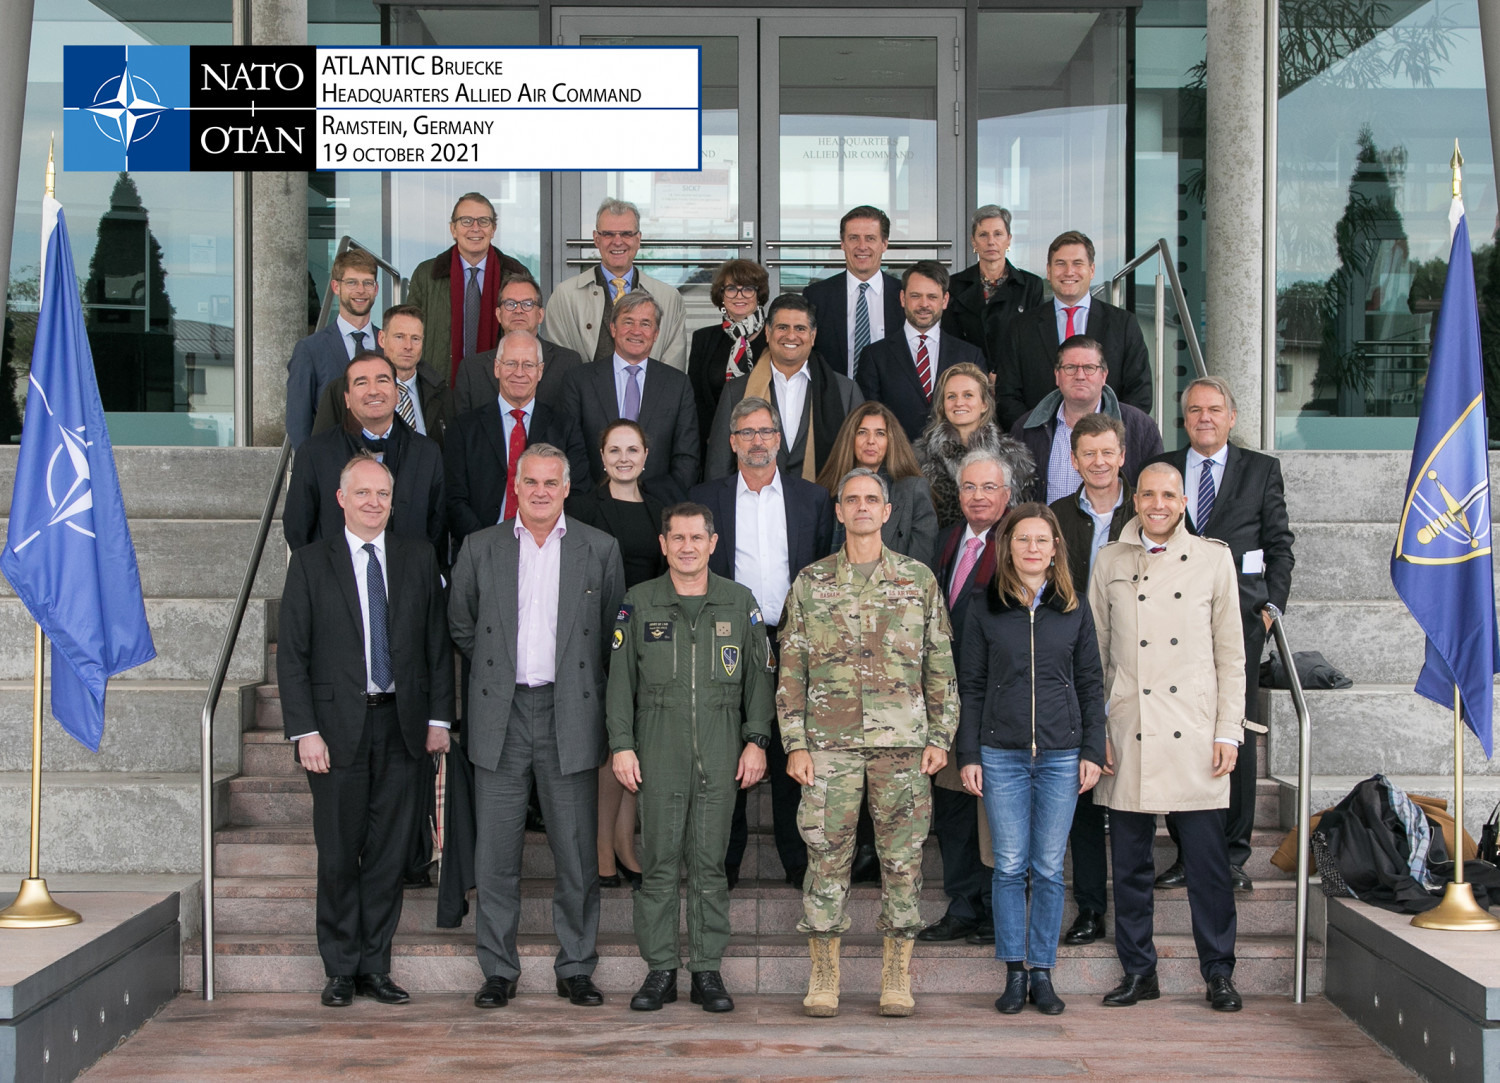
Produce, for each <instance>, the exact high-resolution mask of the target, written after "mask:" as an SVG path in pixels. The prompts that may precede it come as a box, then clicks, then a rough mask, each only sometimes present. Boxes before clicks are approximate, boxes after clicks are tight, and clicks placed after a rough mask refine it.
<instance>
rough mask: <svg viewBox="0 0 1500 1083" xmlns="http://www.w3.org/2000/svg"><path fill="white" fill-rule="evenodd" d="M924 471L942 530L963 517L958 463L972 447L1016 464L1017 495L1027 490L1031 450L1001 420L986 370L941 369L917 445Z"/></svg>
mask: <svg viewBox="0 0 1500 1083" xmlns="http://www.w3.org/2000/svg"><path fill="white" fill-rule="evenodd" d="M912 450H913V451H915V452H916V456H917V461H918V462H919V463H921V465H922V473H923V474H924V475H925V476H926V478H927V482H928V484H929V485H930V486H931V487H932V503H933V505H934V507H936V509H937V518H938V529H939V530H942V529H944V528H946V527H948V526H951V525H952V524H954V523H956V522H958V521H959V520H960V519H962V518H963V511H962V510H961V509H960V508H959V506H958V464H959V463H961V462H962V461H963V458H964V456H965V455H967V454H969V452H971V451H991V452H993V453H994V454H996V455H998V456H999V457H1000V458H1001V459H1003V460H1004V461H1005V463H1006V465H1007V466H1008V467H1009V468H1010V469H1009V473H1010V491H1011V495H1012V498H1014V497H1015V496H1017V495H1019V494H1021V493H1024V492H1026V490H1027V488H1028V487H1029V486H1030V485H1031V479H1032V477H1033V475H1034V474H1035V473H1036V464H1035V463H1033V462H1032V460H1031V452H1029V451H1027V450H1026V446H1025V445H1024V444H1022V443H1021V442H1020V441H1019V440H1012V439H1011V438H1010V437H1009V436H1006V435H1005V434H1004V433H1002V432H1001V431H1000V427H999V425H997V424H996V423H995V393H994V392H993V391H992V390H990V380H989V376H987V375H986V374H985V372H984V370H983V369H981V368H980V367H979V366H978V365H973V364H970V363H968V362H967V361H965V362H962V363H960V364H957V365H953V366H952V367H950V368H947V369H944V370H943V371H942V372H941V373H939V374H938V379H937V387H935V388H934V389H933V392H932V417H931V419H930V420H929V421H928V422H927V428H925V429H923V430H922V435H921V436H920V437H918V438H917V441H916V443H915V444H914V445H913V448H912Z"/></svg>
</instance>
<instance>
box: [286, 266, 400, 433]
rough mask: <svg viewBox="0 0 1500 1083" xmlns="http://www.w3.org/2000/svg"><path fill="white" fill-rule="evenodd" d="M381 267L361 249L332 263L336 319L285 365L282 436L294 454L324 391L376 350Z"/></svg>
mask: <svg viewBox="0 0 1500 1083" xmlns="http://www.w3.org/2000/svg"><path fill="white" fill-rule="evenodd" d="M378 270H379V265H378V264H376V262H375V257H374V256H372V255H370V253H368V252H366V251H365V250H364V249H363V248H351V249H349V250H348V251H347V252H345V253H344V254H343V255H342V256H340V257H339V258H338V259H336V260H334V261H333V278H332V281H330V282H329V283H328V288H329V289H330V290H332V291H333V295H334V296H335V297H337V298H338V299H339V307H338V311H339V314H338V318H337V319H335V320H334V321H333V322H332V323H330V324H329V325H328V326H327V327H324V328H322V329H321V330H318V331H314V332H313V333H312V334H310V335H308V336H307V337H306V338H302V339H298V341H297V345H295V346H294V347H292V359H291V360H290V361H288V362H287V366H286V370H287V371H286V434H287V436H288V437H290V438H291V441H292V448H293V449H296V448H299V447H301V446H302V445H303V443H304V442H306V440H307V438H308V437H309V436H311V435H312V431H313V417H314V415H315V414H316V413H317V409H318V403H319V401H320V400H321V399H322V397H323V390H324V388H326V387H327V386H328V385H329V384H331V383H333V381H335V380H337V379H338V378H339V377H340V376H342V375H343V374H344V366H345V365H347V364H348V363H349V361H350V360H351V359H352V358H353V357H354V355H355V354H357V353H359V352H360V351H361V350H373V349H375V348H376V346H377V345H378V344H377V342H376V340H375V336H376V335H377V334H378V333H379V330H380V329H379V328H377V327H375V326H374V325H373V324H371V322H370V313H371V312H372V311H373V310H374V308H375V295H376V294H377V293H379V292H380V280H379V279H378V278H376V272H377V271H378Z"/></svg>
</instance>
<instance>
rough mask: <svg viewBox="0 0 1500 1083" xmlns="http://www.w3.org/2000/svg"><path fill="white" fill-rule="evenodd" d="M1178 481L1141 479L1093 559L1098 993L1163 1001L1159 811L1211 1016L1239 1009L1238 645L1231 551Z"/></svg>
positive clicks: (1116, 999) (1110, 1001)
mask: <svg viewBox="0 0 1500 1083" xmlns="http://www.w3.org/2000/svg"><path fill="white" fill-rule="evenodd" d="M1182 489H1183V485H1182V476H1181V475H1180V474H1179V473H1178V472H1177V470H1176V468H1174V467H1172V466H1169V465H1167V464H1166V463H1153V464H1151V465H1149V466H1147V467H1146V468H1145V469H1144V470H1142V471H1141V475H1140V480H1139V483H1138V484H1137V486H1136V492H1135V512H1136V514H1135V518H1134V519H1132V520H1131V521H1130V522H1129V523H1127V524H1125V528H1124V529H1123V530H1122V531H1121V532H1120V540H1119V541H1117V542H1111V543H1110V544H1109V545H1106V546H1105V547H1104V548H1103V549H1101V550H1100V551H1099V556H1098V558H1097V559H1096V560H1095V562H1094V571H1093V575H1092V577H1091V578H1090V581H1089V605H1090V606H1091V607H1092V608H1093V611H1094V623H1095V625H1096V626H1097V628H1098V632H1099V654H1100V659H1101V661H1102V662H1103V663H1104V688H1105V692H1106V695H1107V699H1108V705H1109V706H1108V711H1109V727H1108V745H1107V752H1106V758H1107V760H1108V761H1109V765H1110V766H1111V767H1113V769H1114V774H1113V776H1112V777H1111V776H1110V775H1109V773H1108V768H1106V776H1105V777H1104V778H1102V779H1101V780H1100V782H1099V787H1098V790H1097V791H1096V792H1097V794H1098V797H1097V798H1096V800H1101V801H1103V803H1104V804H1105V805H1107V806H1108V807H1109V809H1110V841H1111V851H1112V857H1113V866H1114V868H1113V872H1114V883H1115V949H1116V952H1117V953H1118V954H1119V957H1120V963H1121V965H1122V966H1123V967H1124V968H1125V977H1124V980H1123V981H1121V982H1120V984H1119V985H1118V986H1117V987H1116V988H1115V989H1113V990H1112V991H1111V992H1110V993H1108V994H1107V995H1106V996H1105V997H1104V1003H1105V1005H1106V1006H1108V1007H1126V1006H1129V1005H1132V1004H1134V1003H1136V1002H1137V1001H1139V1000H1154V999H1156V998H1157V997H1158V996H1159V995H1160V991H1159V988H1158V985H1157V980H1156V947H1155V945H1154V944H1153V942H1152V924H1151V917H1152V881H1153V880H1154V879H1155V876H1156V868H1155V862H1154V859H1153V855H1152V845H1153V843H1154V841H1155V837H1156V817H1157V814H1159V813H1166V812H1171V813H1175V814H1176V815H1175V818H1176V820H1177V825H1178V828H1179V832H1180V835H1181V840H1182V860H1183V865H1184V867H1185V869H1186V871H1187V892H1188V908H1189V911H1190V913H1191V915H1192V921H1193V941H1194V943H1195V944H1196V945H1197V948H1198V968H1199V970H1200V972H1201V973H1202V974H1203V978H1204V980H1205V981H1206V982H1207V983H1208V992H1207V997H1206V999H1207V1000H1208V1002H1209V1003H1210V1004H1211V1005H1212V1007H1213V1008H1214V1010H1215V1011H1231V1012H1232V1011H1239V1009H1240V1006H1241V1005H1240V995H1239V992H1238V991H1237V990H1236V989H1235V987H1234V978H1233V975H1234V939H1235V909H1234V891H1233V889H1232V888H1231V886H1230V879H1229V850H1228V846H1227V844H1226V843H1225V841H1224V816H1225V810H1226V809H1227V808H1228V807H1229V772H1230V771H1231V770H1233V768H1234V763H1235V760H1236V758H1237V757H1238V755H1239V745H1240V742H1241V741H1242V740H1243V739H1244V713H1245V646H1244V637H1243V635H1242V634H1241V631H1240V610H1239V588H1238V586H1237V584H1236V582H1235V574H1234V561H1233V559H1232V558H1231V557H1230V554H1229V547H1228V546H1227V545H1225V544H1224V543H1223V542H1221V541H1216V540H1214V539H1212V538H1200V537H1195V536H1194V535H1193V534H1192V533H1190V532H1189V531H1188V528H1187V524H1186V523H1185V522H1184V521H1183V513H1184V511H1185V510H1186V508H1187V499H1186V497H1185V496H1184V495H1183V491H1182Z"/></svg>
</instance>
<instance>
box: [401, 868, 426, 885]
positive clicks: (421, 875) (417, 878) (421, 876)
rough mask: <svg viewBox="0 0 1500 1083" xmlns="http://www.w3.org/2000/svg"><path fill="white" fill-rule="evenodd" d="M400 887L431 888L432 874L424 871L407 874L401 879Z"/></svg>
mask: <svg viewBox="0 0 1500 1083" xmlns="http://www.w3.org/2000/svg"><path fill="white" fill-rule="evenodd" d="M401 886H402V887H431V886H432V873H431V872H429V871H428V870H426V869H418V870H417V871H416V872H408V873H406V874H404V875H403V876H402V877H401Z"/></svg>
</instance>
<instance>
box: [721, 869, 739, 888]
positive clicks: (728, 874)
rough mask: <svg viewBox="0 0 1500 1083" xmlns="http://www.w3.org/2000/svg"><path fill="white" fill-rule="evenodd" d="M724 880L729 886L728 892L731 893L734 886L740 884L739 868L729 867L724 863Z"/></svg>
mask: <svg viewBox="0 0 1500 1083" xmlns="http://www.w3.org/2000/svg"><path fill="white" fill-rule="evenodd" d="M724 880H725V882H726V883H728V884H729V890H730V891H733V890H734V889H735V885H737V884H738V883H739V882H740V867H739V866H738V865H731V864H729V863H728V862H725V863H724Z"/></svg>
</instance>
